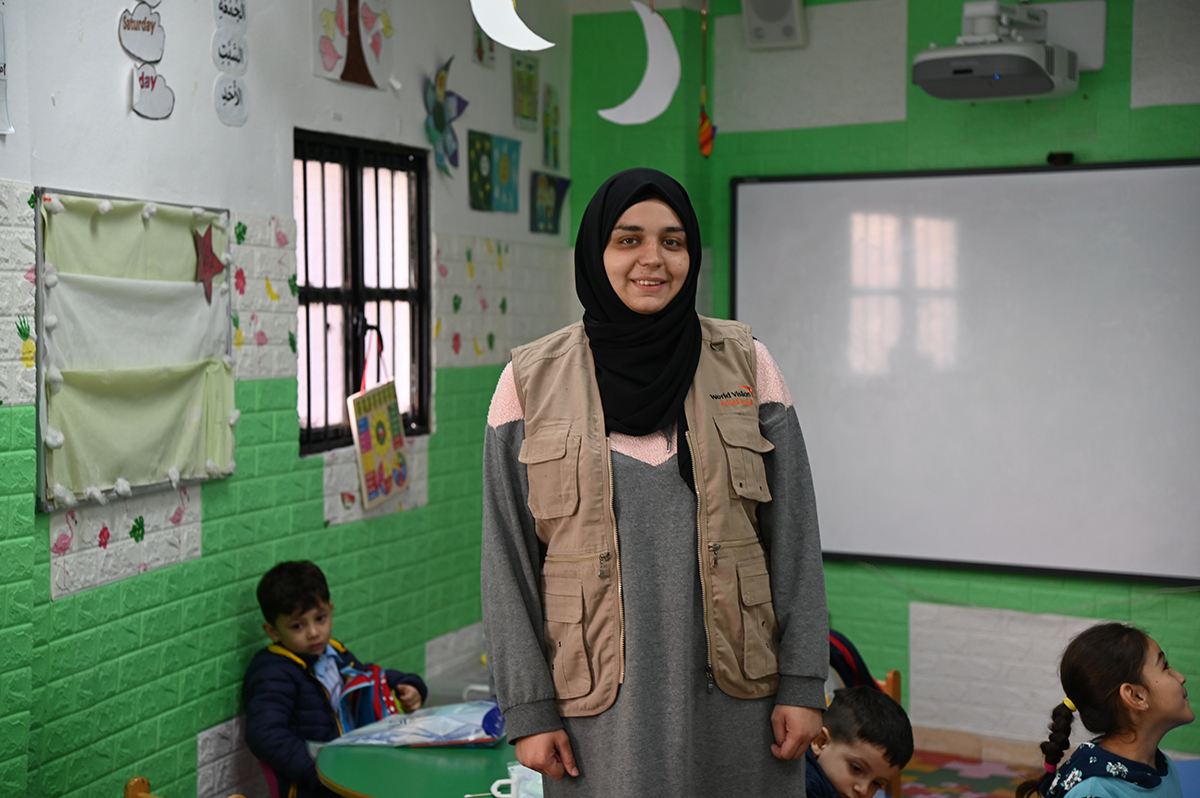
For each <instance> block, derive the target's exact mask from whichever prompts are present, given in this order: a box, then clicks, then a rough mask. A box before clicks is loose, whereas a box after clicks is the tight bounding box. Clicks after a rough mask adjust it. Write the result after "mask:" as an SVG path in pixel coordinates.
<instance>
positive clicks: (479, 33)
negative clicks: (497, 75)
mask: <svg viewBox="0 0 1200 798" xmlns="http://www.w3.org/2000/svg"><path fill="white" fill-rule="evenodd" d="M471 61H473V62H474V63H476V64H479V65H480V66H482V67H487V68H488V69H495V68H496V43H495V42H494V41H492V37H491V36H488V35H487V34H486V33H484V32H483V28H481V27H479V23H478V22H476V23H475V42H474V44H472V45H471Z"/></svg>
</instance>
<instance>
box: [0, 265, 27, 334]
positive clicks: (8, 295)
mask: <svg viewBox="0 0 1200 798" xmlns="http://www.w3.org/2000/svg"><path fill="white" fill-rule="evenodd" d="M34 306H35V299H34V291H33V283H31V282H29V280H27V279H26V278H25V273H24V272H21V271H19V270H13V271H3V270H0V316H12V317H16V316H25V317H27V318H28V319H29V320H30V324H32V323H33V312H34Z"/></svg>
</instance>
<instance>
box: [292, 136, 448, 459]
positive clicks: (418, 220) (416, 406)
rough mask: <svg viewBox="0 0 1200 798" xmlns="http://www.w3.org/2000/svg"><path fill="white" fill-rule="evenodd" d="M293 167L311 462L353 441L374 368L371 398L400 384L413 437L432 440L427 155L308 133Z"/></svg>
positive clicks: (306, 445) (302, 382)
mask: <svg viewBox="0 0 1200 798" xmlns="http://www.w3.org/2000/svg"><path fill="white" fill-rule="evenodd" d="M293 169H294V171H293V198H294V203H295V216H296V281H297V284H298V285H299V289H300V291H299V301H300V307H299V309H298V310H297V316H298V318H297V334H296V353H297V357H298V359H299V369H298V381H299V395H298V401H297V409H298V410H299V413H300V452H301V454H310V453H314V452H321V451H325V450H328V449H333V448H337V447H339V446H349V445H350V444H351V443H352V440H353V438H352V436H351V434H350V422H349V416H348V412H347V408H346V397H348V396H349V395H351V394H353V393H356V392H358V391H359V390H360V386H361V385H362V384H363V382H364V380H363V372H364V364H365V365H366V380H365V383H366V387H368V388H369V387H371V386H373V385H377V384H379V383H380V382H383V381H385V380H386V379H387V378H388V377H389V376H390V377H391V378H393V379H395V381H396V395H397V397H398V398H399V400H400V407H401V411H402V412H403V415H404V424H405V428H406V430H407V433H408V434H409V435H415V434H421V433H425V432H428V431H429V401H430V373H429V370H430V363H429V314H430V310H429V275H430V269H429V185H428V180H429V172H428V166H427V160H426V154H425V153H424V152H423V151H421V150H416V149H412V148H409V147H402V146H399V145H394V144H387V143H384V142H375V141H367V140H363V139H352V138H347V137H344V136H334V135H331V134H327V133H313V132H309V131H304V130H297V131H296V139H295V161H294V163H293ZM380 345H382V353H381V354H380V353H379V347H380ZM368 355H369V358H368Z"/></svg>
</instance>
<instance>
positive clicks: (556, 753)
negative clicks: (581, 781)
mask: <svg viewBox="0 0 1200 798" xmlns="http://www.w3.org/2000/svg"><path fill="white" fill-rule="evenodd" d="M794 708H795V707H793V709H794ZM817 730H818V731H820V724H819V723H818V724H817ZM517 761H519V762H520V763H521V764H522V765H524V766H525V767H527V768H530V769H532V770H536V771H537V772H538V773H542V774H544V775H547V776H549V777H550V778H552V779H554V780H555V781H558V780H559V779H561V778H562V777H563V776H564V775H565V774H567V773H569V774H571V775H572V776H578V775H579V768H577V767H575V755H574V754H573V753H571V738H569V737H567V733H566V732H565V731H563V730H562V729H559V730H557V731H552V732H542V733H541V734H531V735H529V736H528V737H522V738H521V739H519V740H517Z"/></svg>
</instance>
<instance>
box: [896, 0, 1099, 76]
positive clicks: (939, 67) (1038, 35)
mask: <svg viewBox="0 0 1200 798" xmlns="http://www.w3.org/2000/svg"><path fill="white" fill-rule="evenodd" d="M1048 20H1049V12H1047V11H1046V10H1045V8H1040V7H1039V8H1032V7H1030V6H1026V5H1020V6H1018V5H1010V4H1008V3H1001V2H999V1H998V0H973V2H967V3H964V4H963V16H962V35H961V36H959V37H958V39H957V40H956V41H955V46H954V47H935V46H934V45H930V49H928V50H925V51H923V52H920V53H917V54H916V56H914V57H913V68H912V82H913V84H914V85H916V86H920V87H921V88H922V89H924V90H925V91H927V92H928V93H929V94H930V95H932V96H934V97H938V98H940V99H943V100H1022V99H1027V98H1045V97H1062V96H1064V95H1067V94H1070V93H1071V92H1073V91H1075V90H1076V89H1077V88H1079V62H1078V57H1077V55H1076V53H1075V51H1074V50H1069V49H1067V48H1066V47H1064V46H1062V45H1061V44H1054V43H1052V42H1048V41H1046V26H1047V23H1048Z"/></svg>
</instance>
